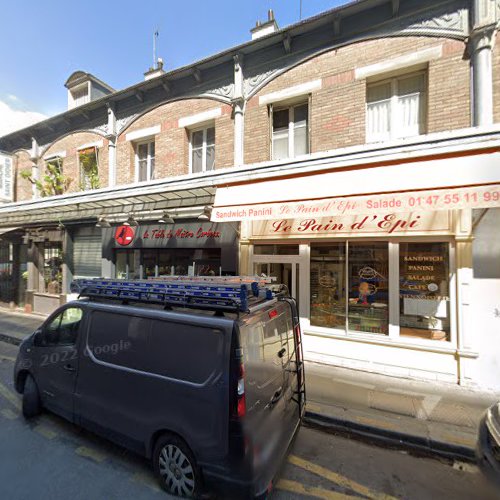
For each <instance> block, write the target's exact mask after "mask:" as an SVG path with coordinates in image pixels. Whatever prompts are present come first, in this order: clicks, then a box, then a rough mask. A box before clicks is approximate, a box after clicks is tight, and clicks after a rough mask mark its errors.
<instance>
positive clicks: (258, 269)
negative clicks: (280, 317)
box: [253, 255, 300, 305]
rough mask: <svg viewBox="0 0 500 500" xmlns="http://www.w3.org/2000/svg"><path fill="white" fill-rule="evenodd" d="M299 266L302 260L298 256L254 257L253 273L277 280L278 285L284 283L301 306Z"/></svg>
mask: <svg viewBox="0 0 500 500" xmlns="http://www.w3.org/2000/svg"><path fill="white" fill-rule="evenodd" d="M299 265H300V258H299V256H297V255H293V256H292V255H290V256H288V255H254V257H253V273H254V274H256V275H258V276H262V275H265V276H269V277H274V278H276V283H282V284H284V285H286V286H287V287H288V290H289V291H290V295H291V296H292V297H293V298H294V299H296V300H297V304H298V305H299V295H300V286H299V274H300V273H299Z"/></svg>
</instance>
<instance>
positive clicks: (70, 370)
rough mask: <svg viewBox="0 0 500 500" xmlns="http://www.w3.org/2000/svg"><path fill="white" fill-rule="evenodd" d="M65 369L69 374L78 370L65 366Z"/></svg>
mask: <svg viewBox="0 0 500 500" xmlns="http://www.w3.org/2000/svg"><path fill="white" fill-rule="evenodd" d="M63 368H64V369H65V370H67V371H68V372H76V368H75V367H74V366H71V365H64V366H63Z"/></svg>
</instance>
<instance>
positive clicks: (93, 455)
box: [75, 446, 107, 464]
mask: <svg viewBox="0 0 500 500" xmlns="http://www.w3.org/2000/svg"><path fill="white" fill-rule="evenodd" d="M75 453H76V454H77V455H80V456H81V457H85V458H90V459H92V460H94V462H97V463H99V464H100V463H102V462H104V460H106V458H107V456H106V455H105V454H104V453H101V452H100V451H98V450H96V449H93V448H87V447H86V446H80V447H79V448H77V449H76V450H75Z"/></svg>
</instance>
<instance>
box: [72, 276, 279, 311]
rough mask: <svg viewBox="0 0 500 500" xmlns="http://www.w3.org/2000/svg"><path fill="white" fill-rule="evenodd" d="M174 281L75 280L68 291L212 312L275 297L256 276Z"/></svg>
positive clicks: (244, 308)
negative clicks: (253, 278)
mask: <svg viewBox="0 0 500 500" xmlns="http://www.w3.org/2000/svg"><path fill="white" fill-rule="evenodd" d="M179 278H180V277H175V279H169V278H164V279H158V278H157V279H154V280H121V279H104V278H94V279H76V280H74V281H73V282H72V283H71V292H73V293H78V294H79V297H89V298H92V299H95V298H99V299H104V300H106V299H108V300H121V301H125V302H129V301H131V302H138V303H147V304H161V305H164V306H180V307H191V308H197V309H210V310H215V311H234V312H237V311H241V312H246V311H248V309H249V307H250V305H253V304H255V303H259V302H262V301H265V300H270V299H272V298H274V296H275V295H274V294H273V292H272V291H271V290H270V289H269V288H267V287H263V286H259V281H260V279H259V277H256V279H255V280H254V281H251V280H250V279H248V277H244V279H243V278H242V279H239V277H234V276H233V277H231V278H232V280H228V279H222V280H219V279H217V278H215V277H213V278H211V279H209V280H203V281H201V280H196V279H191V278H193V277H183V278H182V279H179Z"/></svg>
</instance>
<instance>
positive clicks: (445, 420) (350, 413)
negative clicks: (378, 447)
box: [306, 362, 500, 460]
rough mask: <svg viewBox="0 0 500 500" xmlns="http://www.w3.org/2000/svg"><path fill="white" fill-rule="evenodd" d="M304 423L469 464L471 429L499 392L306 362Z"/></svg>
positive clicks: (473, 440) (473, 437)
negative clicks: (467, 461) (465, 461)
mask: <svg viewBox="0 0 500 500" xmlns="http://www.w3.org/2000/svg"><path fill="white" fill-rule="evenodd" d="M306 391H307V406H306V423H309V424H310V425H313V426H317V427H321V428H325V429H327V430H330V431H334V432H343V433H347V434H352V435H356V436H361V437H364V438H368V439H370V440H374V441H379V442H382V443H383V444H386V445H394V446H398V447H403V448H411V449H413V450H418V451H421V452H424V453H426V454H429V453H430V454H433V455H439V456H442V457H448V458H454V459H460V460H474V449H475V446H476V440H477V429H478V425H479V422H480V420H481V417H482V416H483V414H484V412H485V411H486V409H487V408H488V407H489V406H490V405H491V404H492V403H493V402H495V401H498V400H499V399H500V395H499V394H495V393H492V392H479V391H475V390H471V389H466V388H463V387H460V386H458V385H457V386H454V385H446V384H438V383H436V382H434V383H433V382H420V381H413V380H408V379H399V378H395V377H390V376H386V375H377V374H372V373H367V372H362V371H357V370H350V369H347V368H339V367H333V366H327V365H321V364H318V363H312V362H306Z"/></svg>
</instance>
